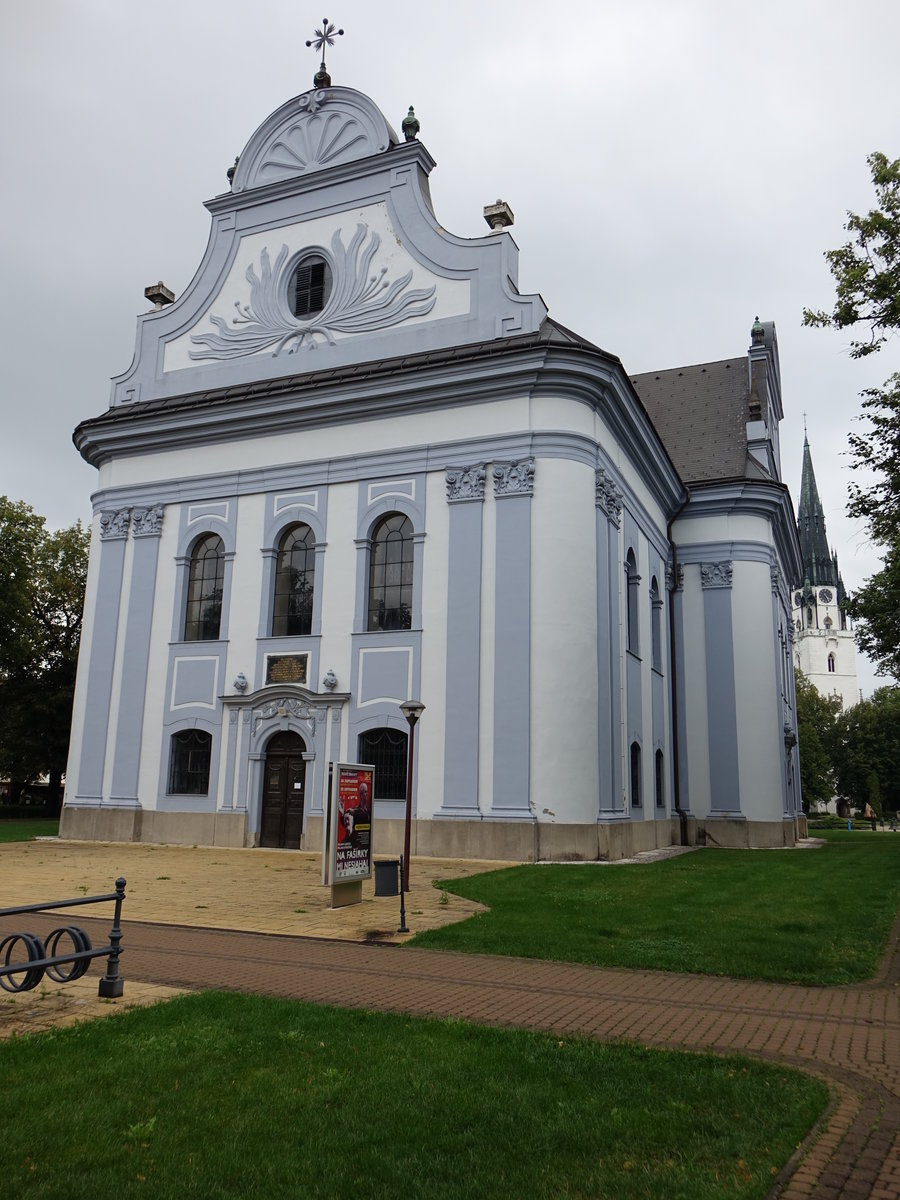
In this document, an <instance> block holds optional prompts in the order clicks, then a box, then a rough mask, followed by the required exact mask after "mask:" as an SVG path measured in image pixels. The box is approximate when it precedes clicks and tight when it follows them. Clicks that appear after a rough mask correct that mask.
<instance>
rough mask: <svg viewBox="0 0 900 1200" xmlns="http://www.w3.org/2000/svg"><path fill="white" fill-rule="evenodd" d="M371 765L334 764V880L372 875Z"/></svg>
mask: <svg viewBox="0 0 900 1200" xmlns="http://www.w3.org/2000/svg"><path fill="white" fill-rule="evenodd" d="M373 775H374V772H373V770H372V768H371V767H359V766H352V765H350V766H348V765H346V764H343V763H341V764H338V766H337V812H336V813H335V817H336V820H335V858H334V882H335V883H340V882H341V881H343V880H346V879H368V878H369V877H370V876H371V874H372V790H373V782H374V781H373Z"/></svg>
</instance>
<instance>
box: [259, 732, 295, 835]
mask: <svg viewBox="0 0 900 1200" xmlns="http://www.w3.org/2000/svg"><path fill="white" fill-rule="evenodd" d="M304 749H305V746H304V744H303V739H302V738H301V737H300V736H299V735H298V734H296V733H276V734H275V736H274V737H273V738H272V739H271V741H270V742H269V744H268V745H267V746H266V772H265V781H264V784H263V801H262V823H261V825H260V831H259V844H260V845H261V846H280V847H287V848H289V849H291V850H299V849H300V835H301V833H302V832H303V792H304V789H305V786H306V763H305V761H304V759H303V751H304Z"/></svg>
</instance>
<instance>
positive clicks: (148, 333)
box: [111, 87, 547, 407]
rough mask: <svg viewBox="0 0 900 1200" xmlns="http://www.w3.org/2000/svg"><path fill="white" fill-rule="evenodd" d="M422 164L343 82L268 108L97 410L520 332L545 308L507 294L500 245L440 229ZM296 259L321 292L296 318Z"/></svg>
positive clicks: (416, 150) (510, 277) (423, 158)
mask: <svg viewBox="0 0 900 1200" xmlns="http://www.w3.org/2000/svg"><path fill="white" fill-rule="evenodd" d="M433 167H434V160H433V159H432V158H431V156H430V154H429V153H428V151H427V150H426V148H425V147H424V145H422V143H421V142H419V141H416V140H413V141H410V142H400V141H398V139H397V135H396V134H395V133H394V131H393V130H392V129H391V127H390V126H389V125H388V123H387V121H386V120H385V118H384V116H383V115H382V114H381V112H380V111H379V110H378V108H377V107H376V106H375V105H374V104H373V102H372V101H371V100H369V99H368V97H366V96H363V95H362V94H361V93H359V92H356V91H354V90H353V89H350V88H339V87H327V88H320V89H313V90H312V91H309V92H305V93H304V94H303V95H302V96H299V97H296V98H295V99H293V100H291V101H289V102H288V103H287V104H285V105H283V106H282V107H281V108H280V109H278V111H277V112H275V113H273V114H272V115H271V116H270V117H269V118H268V119H267V120H266V121H264V122H263V124H262V125H261V126H260V127H259V129H257V130H256V132H255V133H254V134H253V136H252V137H251V138H250V141H249V142H248V144H247V146H246V148H245V149H244V151H243V153H242V154H241V155H240V156H239V159H238V163H237V166H236V167H235V169H234V173H233V177H232V179H231V184H230V190H229V191H227V192H225V193H224V194H222V195H220V196H217V197H215V198H214V199H213V200H210V201H208V202H207V208H208V209H209V211H210V212H211V214H212V230H211V233H210V240H209V244H208V246H207V250H206V254H205V256H204V258H203V261H202V262H201V264H200V267H199V269H198V271H197V274H196V275H195V277H194V279H193V280H192V281H191V283H190V284H189V285H188V287H187V288H186V290H185V291H184V292H183V294H182V295H181V296H179V297H178V299H177V300H176V301H175V302H174V303H172V304H169V305H166V306H165V307H164V308H162V309H160V310H158V311H154V312H151V313H147V314H145V315H144V316H141V317H139V318H138V331H137V345H136V350H135V357H134V362H133V364H132V366H131V368H130V369H129V370H128V371H127V372H126V373H125V374H124V375H121V376H119V377H117V378H115V379H114V380H113V389H112V398H111V399H112V404H113V406H114V407H115V406H118V405H120V404H131V403H139V402H144V401H151V400H158V399H164V398H167V397H170V396H177V395H181V394H184V393H186V392H193V391H196V390H199V389H201V388H202V389H204V390H205V389H207V388H219V387H229V386H231V385H233V384H246V383H251V382H255V381H258V380H266V379H275V378H279V377H283V376H285V375H287V374H290V375H301V374H305V373H310V372H313V371H317V370H319V371H320V370H322V369H328V368H332V367H343V366H348V365H352V364H354V363H358V362H365V361H370V360H372V359H374V358H377V359H384V358H387V357H393V356H398V357H399V356H403V355H407V354H411V353H417V352H421V351H423V350H424V351H429V350H441V349H446V348H449V347H454V346H461V345H471V344H476V343H481V342H489V341H493V340H496V339H498V338H506V337H512V336H515V335H519V334H528V333H536V332H537V331H538V330H539V329H540V326H541V323H542V321H543V320H544V317H545V316H546V312H547V310H546V307H545V306H544V303H543V301H542V300H541V298H540V296H536V295H535V296H522V295H519V293H518V290H517V285H516V281H517V275H518V263H517V257H518V251H517V249H516V246H515V243H514V242H513V240H512V238H511V237H510V235H509V234H507V233H504V232H502V231H495V232H492V233H489V234H487V235H486V236H485V237H483V238H474V239H473V238H459V237H456V236H454V235H453V234H450V233H448V232H447V231H446V230H445V229H444V228H443V227H442V226H441V225H440V224H439V223H438V221H437V218H436V217H435V214H434V212H433V211H432V207H431V199H430V195H429V191H428V175H429V174H430V172H431V170H432V168H433ZM308 262H315V263H317V264H322V265H323V269H324V271H325V273H326V275H327V280H328V283H327V289H326V290H327V295H326V296H325V298H324V302H323V303H322V304H321V305H320V306H318V307H316V308H315V310H314V311H310V312H308V313H306V312H305V311H304V312H301V313H300V314H299V315H298V310H297V306H296V304H295V303H294V301H293V300H292V295H293V291H292V289H294V288H295V284H296V279H297V272H298V270H299V269H301V268H302V267H303V265H304V264H305V263H308ZM317 269H318V268H317ZM312 351H317V353H315V354H314V353H312Z"/></svg>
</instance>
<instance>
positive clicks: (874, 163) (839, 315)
mask: <svg viewBox="0 0 900 1200" xmlns="http://www.w3.org/2000/svg"><path fill="white" fill-rule="evenodd" d="M866 161H867V162H868V164H869V171H870V172H871V175H872V183H873V184H874V186H875V196H876V199H877V206H876V207H875V208H873V209H870V210H869V212H867V213H866V214H865V216H859V215H858V214H857V213H852V212H848V213H847V223H846V225H845V226H844V228H845V229H846V230H847V232H848V233H850V234H852V235H853V236H852V237H851V239H850V240H849V241H847V242H845V243H844V245H843V246H841V247H839V248H838V249H837V250H826V251H825V261H826V262H827V263H828V266H829V268H830V270H831V274H832V275H833V276H834V282H835V293H836V300H835V305H834V309H833V310H832V312H830V313H827V312H823V311H822V310H813V309H809V308H806V309H804V310H803V323H804V325H817V326H819V327H824V326H827V327H829V328H832V329H852V328H855V327H856V326H857V325H868V327H869V337H868V338H867V340H866V341H861V342H860V341H853V342H851V343H850V353H851V355H852V357H853V358H863V357H864V356H865V355H867V354H872V353H874V352H875V351H876V350H880V349H881V347H882V346H883V345H884V343H885V341H886V340H887V337H888V334H889V332H890V331H891V330H892V329H897V328H900V158H898V159H895V160H894V161H893V162H891V161H890V159H888V158H887V157H886V155H884V154H880V153H878V152H877V151H876V152H875V153H874V154H870V155H869V157H868V158H867V159H866Z"/></svg>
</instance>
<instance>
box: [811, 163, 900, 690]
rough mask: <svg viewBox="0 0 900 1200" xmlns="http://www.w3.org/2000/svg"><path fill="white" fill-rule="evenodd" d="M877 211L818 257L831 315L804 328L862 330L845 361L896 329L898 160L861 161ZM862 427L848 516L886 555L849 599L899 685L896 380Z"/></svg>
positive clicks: (875, 392)
mask: <svg viewBox="0 0 900 1200" xmlns="http://www.w3.org/2000/svg"><path fill="white" fill-rule="evenodd" d="M867 161H868V164H869V170H870V172H871V175H872V183H873V184H874V187H875V195H876V199H877V206H876V207H875V208H873V209H871V210H870V211H869V212H868V213H866V214H865V215H864V216H859V215H858V214H856V213H848V214H847V223H846V225H845V226H844V228H845V229H846V230H847V231H848V232H849V233H850V234H852V237H851V239H850V240H849V241H848V242H846V243H845V244H844V245H843V246H841V247H840V248H839V249H837V250H828V251H826V253H825V258H826V261H827V262H828V265H829V267H830V269H831V274H832V276H833V277H834V281H835V292H836V302H835V305H834V309H833V311H832V312H830V313H828V312H824V311H821V310H817V311H813V310H810V309H805V310H804V313H803V321H804V324H806V325H814V326H820V327H830V328H832V329H849V328H855V327H856V326H858V325H864V326H867V327H868V337H866V338H865V339H864V340H861V341H851V343H850V354H851V356H852V357H853V358H863V357H865V356H866V355H867V354H873V353H876V352H877V351H880V350H881V348H882V346H884V345H885V344H886V342H887V341H888V338H889V337H890V335H891V333H893V332H894V331H895V330H898V329H900V159H895V160H894V161H893V162H892V161H891V160H890V159H888V158H887V157H886V156H885V155H884V154H879V153H875V154H870V155H869V157H868V160H867ZM862 396H863V399H862V407H863V415H864V417H865V418H866V420H867V427H866V428H865V430H864V431H863V432H862V433H851V434H850V436H849V443H850V454H851V459H852V466H853V467H854V468H862V469H865V470H866V471H867V472H871V473H872V474H873V475H874V482H873V483H869V484H860V483H857V482H854V483H851V485H850V502H849V504H848V508H847V511H848V512H849V514H850V515H851V516H853V517H861V518H862V519H863V520H865V521H866V523H867V524H868V527H869V532H870V533H871V536H872V539H873V541H875V542H876V543H877V544H878V545H879V546H882V547H883V548H884V550H885V565H884V568H883V570H881V571H879V572H878V573H877V574H876V575H874V576H873V577H872V578H871V579H869V580H868V581H867V582H866V584H865V585H864V586H863V587H862V588H860V589H859V591H857V592H856V593H855V594H854V595H853V596H852V597H851V599H850V603H849V605H848V610H849V612H850V614H851V616H853V617H854V619H855V620H856V623H857V624H856V631H857V641H858V642H859V645H860V647H861V648H862V649H863V650H865V651H866V653H867V654H869V655H870V656H871V657H873V658H874V659H876V660H877V663H878V666H877V670H878V673H879V674H880V675H893V676H894V678H895V679H898V680H900V615H898V614H900V373H896V374H894V375H892V376H891V377H890V378H889V379H888V380H887V382H886V383H885V385H884V387H882V388H868V389H867V390H866V391H864V392H863V394H862Z"/></svg>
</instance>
